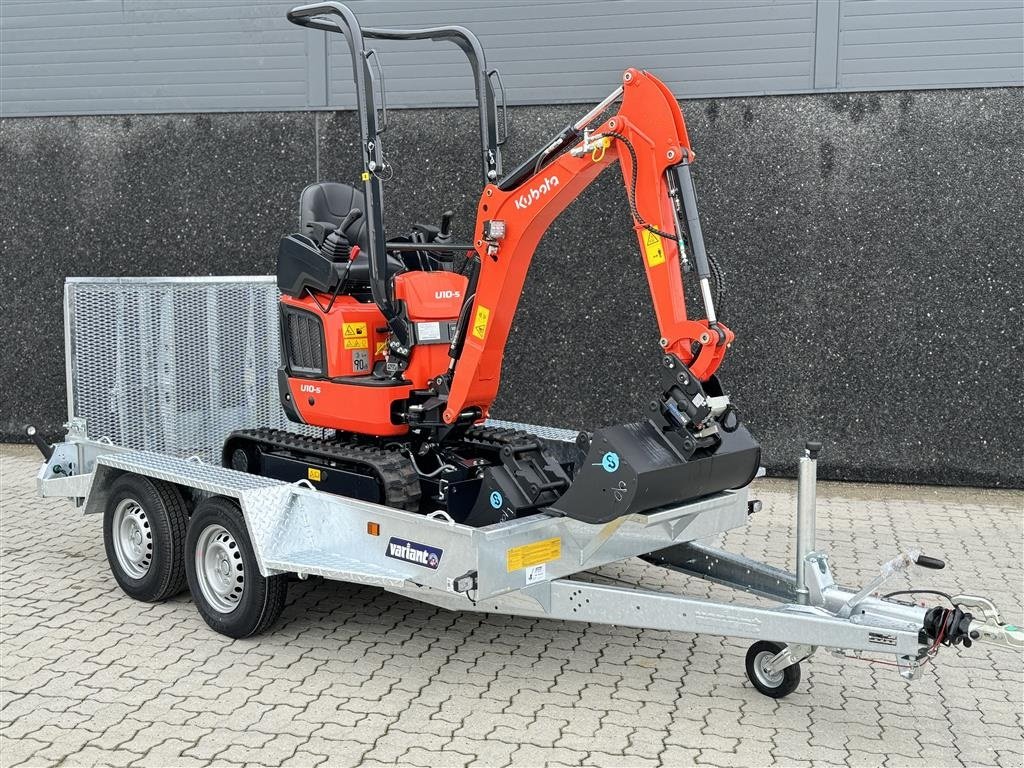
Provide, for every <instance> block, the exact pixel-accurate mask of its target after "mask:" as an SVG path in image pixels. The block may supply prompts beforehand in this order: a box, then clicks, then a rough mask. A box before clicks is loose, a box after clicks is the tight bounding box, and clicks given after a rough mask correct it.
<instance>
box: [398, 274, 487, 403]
mask: <svg viewBox="0 0 1024 768" xmlns="http://www.w3.org/2000/svg"><path fill="white" fill-rule="evenodd" d="M468 282H469V281H468V280H467V279H466V277H465V276H463V275H458V274H455V273H454V272H403V273H402V274H400V275H397V276H396V277H395V298H396V299H399V300H401V301H404V302H405V306H406V311H407V312H408V313H409V319H410V320H411V321H412V322H413V324H414V327H415V332H416V346H415V347H413V350H412V356H411V357H410V359H409V368H408V369H407V370H406V372H405V378H407V379H408V380H409V381H411V382H412V383H413V384H414V385H415V386H416V387H417V388H423V387H425V386H426V385H427V382H429V381H430V380H431V379H432V378H434V377H435V376H439V375H440V374H442V373H444V372H445V371H447V370H448V363H449V358H448V345H449V344H450V343H451V340H452V334H454V333H455V326H456V324H457V323H458V321H459V310H460V309H462V298H463V296H465V294H466V286H467V284H468Z"/></svg>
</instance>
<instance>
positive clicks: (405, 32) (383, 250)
mask: <svg viewBox="0 0 1024 768" xmlns="http://www.w3.org/2000/svg"><path fill="white" fill-rule="evenodd" d="M288 20H289V21H290V22H292V23H293V24H298V25H299V26H302V27H308V28H310V29H318V30H322V31H325V32H334V33H339V34H342V35H344V37H345V39H346V41H347V42H348V48H349V54H350V56H351V60H352V76H353V79H354V82H355V96H356V111H357V113H358V115H359V136H360V148H361V152H362V160H363V171H362V183H363V192H364V196H365V207H366V210H365V211H363V216H364V218H365V219H366V224H367V228H368V229H367V235H368V237H367V240H368V242H367V246H368V250H369V254H368V256H369V267H370V289H371V292H372V294H373V300H374V303H375V304H376V305H377V306H378V307H379V308H380V310H381V312H382V313H383V314H384V317H385V319H386V320H387V323H388V327H389V328H390V329H391V333H392V340H391V349H390V352H391V353H392V355H394V356H396V357H399V358H408V355H409V351H410V349H411V348H412V346H413V343H414V338H413V336H414V334H413V330H412V327H411V325H410V323H409V319H408V318H407V317H405V316H404V314H403V312H402V308H401V307H400V306H399V305H398V304H397V303H396V302H395V297H394V295H393V294H392V289H391V287H390V286H389V285H388V281H387V256H388V250H389V249H392V250H393V249H395V248H396V244H389V243H388V242H387V240H386V237H385V233H384V192H383V180H382V174H384V172H385V169H386V168H387V161H386V159H385V157H384V148H383V141H382V138H381V137H382V134H383V133H384V131H385V130H386V129H387V96H386V94H387V91H386V89H385V86H384V79H383V75H382V73H381V72H380V71H379V65H380V58H379V54H377V52H376V51H375V50H374V49H367V48H366V45H365V40H366V39H375V40H435V41H438V42H449V43H454V44H455V45H456V46H458V48H459V49H460V50H461V51H462V52H463V53H464V54H465V55H466V58H467V60H468V61H469V65H470V68H471V70H472V74H473V83H474V89H475V92H476V99H477V107H478V109H477V112H478V115H479V121H480V162H481V167H482V170H483V180H484V183H485V184H486V183H488V182H489V181H493V180H495V179H497V178H498V176H500V175H501V145H502V144H504V143H505V140H506V139H507V138H508V120H507V117H505V114H506V112H505V109H506V108H505V100H504V87H503V86H502V85H501V76H500V75H499V74H498V72H497V70H488V69H487V59H486V57H485V56H484V50H483V47H482V46H481V45H480V40H479V39H478V38H477V36H476V35H474V34H473V33H472V32H471V31H470V30H468V29H466V28H465V27H459V26H448V27H431V28H427V29H383V28H372V27H360V26H359V22H358V20H357V19H356V16H355V14H354V13H352V11H351V10H350V9H349V8H348V7H347V6H345V5H342V4H341V3H335V2H328V3H315V4H311V5H304V6H300V7H298V8H293V9H292V10H291V11H289V12H288ZM370 59H375V60H376V62H377V65H378V71H379V74H380V76H379V77H378V78H377V80H378V84H379V87H380V93H381V107H382V115H383V117H382V118H381V119H380V120H378V117H377V114H378V112H377V98H376V93H375V92H374V76H373V71H372V69H371V67H370ZM495 81H497V83H498V85H499V90H500V92H501V94H502V100H501V112H502V116H503V117H502V122H503V127H504V131H503V135H501V136H499V134H498V102H497V100H496V98H495V91H494V86H493V82H495ZM397 247H399V248H400V247H401V246H397ZM470 248H471V246H468V245H460V244H447V245H442V244H436V245H434V246H432V250H435V251H449V252H456V251H463V252H465V251H466V250H469V249H470Z"/></svg>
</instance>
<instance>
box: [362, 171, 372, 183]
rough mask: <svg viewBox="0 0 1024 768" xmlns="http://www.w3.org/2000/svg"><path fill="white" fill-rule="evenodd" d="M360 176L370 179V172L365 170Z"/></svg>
mask: <svg viewBox="0 0 1024 768" xmlns="http://www.w3.org/2000/svg"><path fill="white" fill-rule="evenodd" d="M359 178H360V179H362V180H363V181H369V180H370V172H369V171H363V172H362V173H361V174H360V176H359Z"/></svg>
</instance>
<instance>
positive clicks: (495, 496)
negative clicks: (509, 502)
mask: <svg viewBox="0 0 1024 768" xmlns="http://www.w3.org/2000/svg"><path fill="white" fill-rule="evenodd" d="M504 501H505V500H504V499H503V498H502V497H501V494H500V493H499V492H498V491H491V506H492V507H493V508H494V509H501V505H502V503H503V502H504Z"/></svg>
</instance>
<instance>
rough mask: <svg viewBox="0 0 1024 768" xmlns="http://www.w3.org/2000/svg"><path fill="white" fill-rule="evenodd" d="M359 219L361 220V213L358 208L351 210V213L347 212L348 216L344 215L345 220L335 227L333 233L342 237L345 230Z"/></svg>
mask: <svg viewBox="0 0 1024 768" xmlns="http://www.w3.org/2000/svg"><path fill="white" fill-rule="evenodd" d="M361 218H363V212H362V211H361V210H359V209H358V208H353V209H352V210H351V211H349V212H348V215H346V216H345V218H344V219H342V220H341V223H340V224H339V225H338V226H337V227H335V229H334V231H335V232H336V233H337V234H339V235H341V236H342V237H344V236H345V230H346V229H348V228H349V227H351V226H352V225H353V224H355V223H356V222H357V221H358V220H359V219H361Z"/></svg>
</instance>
